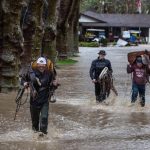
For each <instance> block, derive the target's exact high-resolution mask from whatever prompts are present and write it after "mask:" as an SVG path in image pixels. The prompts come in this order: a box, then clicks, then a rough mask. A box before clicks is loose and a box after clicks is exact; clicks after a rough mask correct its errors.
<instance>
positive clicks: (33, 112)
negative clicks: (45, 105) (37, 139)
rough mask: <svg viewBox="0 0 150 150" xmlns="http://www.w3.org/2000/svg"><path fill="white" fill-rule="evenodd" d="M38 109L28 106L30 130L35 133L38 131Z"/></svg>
mask: <svg viewBox="0 0 150 150" xmlns="http://www.w3.org/2000/svg"><path fill="white" fill-rule="evenodd" d="M40 109H41V108H40V107H37V106H34V105H30V113H31V120H32V130H33V131H35V132H38V131H39V115H40Z"/></svg>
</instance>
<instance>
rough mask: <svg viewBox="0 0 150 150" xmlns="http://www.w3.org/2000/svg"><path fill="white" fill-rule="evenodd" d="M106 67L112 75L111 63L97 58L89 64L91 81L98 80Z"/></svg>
mask: <svg viewBox="0 0 150 150" xmlns="http://www.w3.org/2000/svg"><path fill="white" fill-rule="evenodd" d="M105 67H108V70H109V71H110V72H111V73H112V71H113V70H112V67H111V63H110V61H109V60H108V59H105V58H104V59H99V58H97V59H96V60H94V61H93V62H92V64H91V68H90V77H91V79H92V80H93V79H96V80H97V79H98V77H99V75H100V73H101V71H102V70H103V69H104V68H105Z"/></svg>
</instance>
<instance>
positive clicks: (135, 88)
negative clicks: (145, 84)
mask: <svg viewBox="0 0 150 150" xmlns="http://www.w3.org/2000/svg"><path fill="white" fill-rule="evenodd" d="M138 92H139V89H138V86H137V84H135V83H133V84H132V97H131V103H135V101H136V100H137V96H138Z"/></svg>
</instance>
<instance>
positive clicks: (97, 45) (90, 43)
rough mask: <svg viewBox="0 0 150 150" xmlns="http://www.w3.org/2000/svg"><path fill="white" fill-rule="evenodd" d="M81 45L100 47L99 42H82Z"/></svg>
mask: <svg viewBox="0 0 150 150" xmlns="http://www.w3.org/2000/svg"><path fill="white" fill-rule="evenodd" d="M79 46H80V47H99V43H98V42H80V43H79Z"/></svg>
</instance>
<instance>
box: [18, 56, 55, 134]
mask: <svg viewBox="0 0 150 150" xmlns="http://www.w3.org/2000/svg"><path fill="white" fill-rule="evenodd" d="M21 84H22V85H23V86H24V87H28V86H29V87H30V113H31V120H32V129H33V131H35V132H39V133H40V134H39V135H42V136H43V135H45V134H47V133H48V132H47V129H48V111H49V97H50V87H51V86H52V85H53V86H55V87H57V85H58V83H57V80H56V71H55V69H54V67H53V63H52V62H51V61H50V60H49V59H46V58H44V57H40V58H38V59H37V61H35V62H33V63H32V65H31V67H30V68H29V70H28V72H27V73H26V74H25V75H24V76H23V77H22V79H21Z"/></svg>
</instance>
